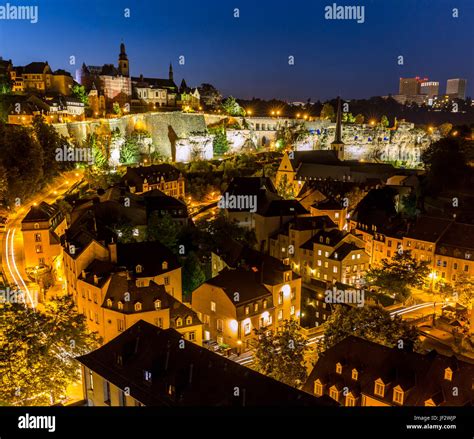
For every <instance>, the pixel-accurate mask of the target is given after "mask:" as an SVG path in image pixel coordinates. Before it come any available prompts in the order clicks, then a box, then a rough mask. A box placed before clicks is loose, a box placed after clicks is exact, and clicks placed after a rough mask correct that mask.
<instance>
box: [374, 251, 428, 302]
mask: <svg viewBox="0 0 474 439" xmlns="http://www.w3.org/2000/svg"><path fill="white" fill-rule="evenodd" d="M428 274H429V268H428V262H427V261H419V262H418V261H417V260H416V259H415V258H413V257H412V256H411V252H410V251H409V250H408V251H404V250H403V249H402V248H400V249H399V250H398V251H397V252H395V255H394V256H393V258H392V259H391V260H388V259H383V260H382V266H381V267H372V268H370V269H369V271H368V272H367V274H366V277H365V278H366V281H367V283H368V284H369V285H370V286H372V287H377V288H380V289H381V290H382V291H384V292H387V293H390V294H392V295H394V296H395V299H396V300H398V301H400V302H404V301H405V300H407V299H408V298H409V297H410V295H411V288H415V287H421V286H422V285H423V284H424V283H425V281H426V277H427V276H428Z"/></svg>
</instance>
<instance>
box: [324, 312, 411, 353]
mask: <svg viewBox="0 0 474 439" xmlns="http://www.w3.org/2000/svg"><path fill="white" fill-rule="evenodd" d="M350 335H355V336H356V337H362V338H364V339H366V340H368V341H373V342H375V343H380V344H382V345H385V346H388V347H403V348H405V347H406V348H413V347H415V346H416V342H417V340H418V334H417V330H416V328H415V327H413V326H410V325H408V324H407V323H405V322H404V321H403V320H402V318H401V317H400V316H394V317H393V318H392V316H391V315H390V312H388V311H386V310H384V309H383V308H382V307H380V306H375V305H366V306H364V307H352V306H347V305H335V310H334V311H333V313H332V314H331V316H330V317H329V319H328V320H327V322H326V329H325V331H324V339H323V342H322V346H321V347H320V350H322V351H325V350H327V349H329V348H330V347H332V346H334V345H336V344H337V343H339V342H340V341H342V340H344V339H345V338H346V337H348V336H350ZM401 341H402V343H400V342H401Z"/></svg>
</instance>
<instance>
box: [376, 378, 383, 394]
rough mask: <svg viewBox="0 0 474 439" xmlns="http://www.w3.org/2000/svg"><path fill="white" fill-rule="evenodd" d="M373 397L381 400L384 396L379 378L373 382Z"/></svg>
mask: <svg viewBox="0 0 474 439" xmlns="http://www.w3.org/2000/svg"><path fill="white" fill-rule="evenodd" d="M374 395H376V396H380V397H382V398H383V397H384V395H385V384H384V383H383V381H382V380H381V379H380V378H379V379H378V380H377V381H375V386H374Z"/></svg>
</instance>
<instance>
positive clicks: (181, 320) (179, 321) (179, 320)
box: [176, 317, 183, 328]
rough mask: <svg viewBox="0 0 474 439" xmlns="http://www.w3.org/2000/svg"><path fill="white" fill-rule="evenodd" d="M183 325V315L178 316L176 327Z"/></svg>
mask: <svg viewBox="0 0 474 439" xmlns="http://www.w3.org/2000/svg"><path fill="white" fill-rule="evenodd" d="M181 326H183V319H182V318H181V317H178V318H177V319H176V327H177V328H179V327H181Z"/></svg>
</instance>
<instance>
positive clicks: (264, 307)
mask: <svg viewBox="0 0 474 439" xmlns="http://www.w3.org/2000/svg"><path fill="white" fill-rule="evenodd" d="M267 306H268V301H267V300H266V299H265V300H264V301H263V309H267Z"/></svg>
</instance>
